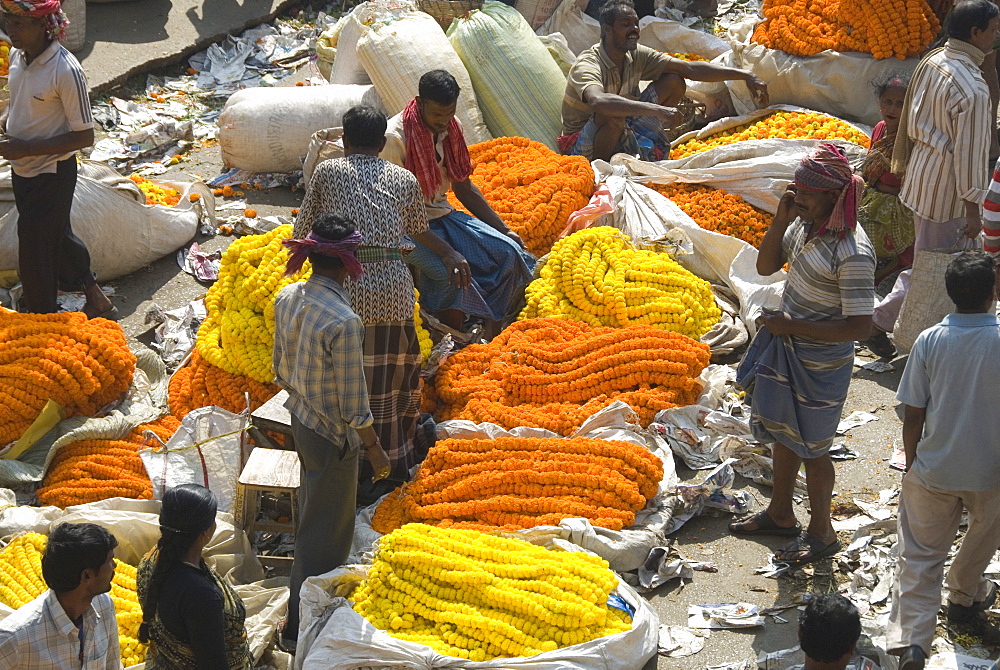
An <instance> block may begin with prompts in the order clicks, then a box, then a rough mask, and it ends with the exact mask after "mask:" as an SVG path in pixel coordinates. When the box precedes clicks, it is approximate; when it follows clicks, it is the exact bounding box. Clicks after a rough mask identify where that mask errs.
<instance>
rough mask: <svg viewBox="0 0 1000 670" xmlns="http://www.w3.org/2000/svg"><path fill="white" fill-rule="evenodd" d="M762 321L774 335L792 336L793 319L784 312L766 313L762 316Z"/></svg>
mask: <svg viewBox="0 0 1000 670" xmlns="http://www.w3.org/2000/svg"><path fill="white" fill-rule="evenodd" d="M760 321H761V322H762V323H763V324H764V326H766V327H767V329H768V330H769V331H770V332H771V334H772V335H791V334H792V323H793V322H792V317H790V316H788V315H787V314H785V313H784V312H772V311H770V310H768V311H765V312H764V313H763V314H761V316H760Z"/></svg>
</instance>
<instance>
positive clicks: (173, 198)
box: [129, 173, 181, 207]
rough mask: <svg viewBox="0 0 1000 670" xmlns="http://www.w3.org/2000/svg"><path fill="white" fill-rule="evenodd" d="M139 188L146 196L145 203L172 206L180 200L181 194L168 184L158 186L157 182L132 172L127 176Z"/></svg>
mask: <svg viewBox="0 0 1000 670" xmlns="http://www.w3.org/2000/svg"><path fill="white" fill-rule="evenodd" d="M129 179H131V180H132V181H133V182H135V184H136V186H138V187H139V190H140V191H142V193H143V195H145V196H146V204H147V205H163V206H164V207H173V206H174V205H176V204H177V203H179V202H180V201H181V194H180V193H179V192H178V191H177V190H176V189H172V188H170V187H169V186H160V185H159V184H154V183H153V182H151V181H149V180H148V179H146V178H145V177H142V176H140V175H137V174H135V173H133V174H132V175H130V176H129Z"/></svg>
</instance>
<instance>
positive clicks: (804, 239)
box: [729, 143, 875, 565]
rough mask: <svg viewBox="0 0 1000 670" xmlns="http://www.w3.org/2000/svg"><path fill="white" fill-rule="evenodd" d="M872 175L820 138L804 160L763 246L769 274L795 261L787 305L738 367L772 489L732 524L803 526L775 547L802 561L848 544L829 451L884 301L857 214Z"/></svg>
mask: <svg viewBox="0 0 1000 670" xmlns="http://www.w3.org/2000/svg"><path fill="white" fill-rule="evenodd" d="M863 184H864V182H862V180H861V178H860V177H858V176H857V175H855V174H853V172H852V170H851V166H850V163H848V161H847V157H846V156H845V155H844V153H843V151H842V150H841V149H840V147H837V146H835V145H833V144H829V143H824V144H821V145H820V146H819V148H818V149H817V150H816V151H815V152H814V153H813V154H812V155H810V156H808V157H806V158H804V159H802V163H801V164H800V165H799V167H798V168H797V169H796V170H795V182H794V183H793V184H790V185H789V186H788V189H787V190H786V191H785V194H784V195H783V196H782V198H781V202H780V203H779V205H778V211H777V213H776V214H775V215H774V220H773V221H772V222H771V226H770V228H768V230H767V234H766V235H765V236H764V240H763V242H761V245H760V253H759V255H758V256H757V272H759V273H760V274H761V275H764V276H767V275H770V274H773V273H775V272H777V271H778V270H780V269H781V267H782V266H783V265H784V264H785V263H786V262H787V263H788V279H787V281H786V282H785V289H784V293H783V294H782V297H781V311H779V312H765V314H764V316H763V317H761V320H762V322H763V323H762V325H761V326H760V330H759V331H758V332H757V336H756V337H755V338H754V341H753V343H752V344H751V345H750V348H749V350H748V351H747V353H746V356H745V357H744V359H743V362H742V363H740V367H739V370H738V372H737V381H738V382H739V384H740V385H741V386H742V387H743V388H745V389H746V390H747V393H748V395H750V397H751V401H750V403H751V404H750V407H751V416H750V428H751V430H752V432H753V436H754V437H755V438H756V439H757V440H758V441H760V442H762V443H764V444H770V445H771V456H772V458H773V459H774V492H773V494H772V496H771V503H770V504H769V505H768V507H767V509H765V510H762V511H760V512H758V513H757V514H754V515H752V516H748V517H746V518H744V519H741V520H740V521H736V522H734V523H732V524H730V526H729V529H730V531H731V532H732V533H735V534H741V535H779V536H789V537H795V536H797V537H796V539H795V540H794V541H793V542H792V543H791V544H789V545H787V546H785V547H783V548H781V549H779V550H778V551H776V552H775V559H776V560H778V561H782V562H785V563H789V564H792V565H802V564H805V563H810V562H812V561H815V560H818V559H820V558H826V557H830V556H833V555H834V554H836V553H837V552H838V551H839V550H840V543H839V542H838V541H837V534H836V533H835V532H834V530H833V525H832V523H831V520H830V500H831V498H832V496H833V484H834V475H835V472H834V468H833V462H832V461H831V460H830V455H829V453H828V452H829V451H830V447H831V446H832V445H833V438H834V436H835V435H836V431H837V424H838V423H839V422H840V414H841V411H842V409H843V407H844V401H845V400H847V389H848V387H849V386H850V383H851V373H852V370H853V366H854V342H855V340H859V339H864V338H865V337H867V336H868V333H869V331H870V330H871V314H872V309H873V308H874V304H875V290H874V286H875V251H874V249H873V248H872V245H871V242H870V241H869V240H868V237H867V236H866V235H865V233H864V230H863V229H862V228H859V227H858V226H857V205H858V201H859V199H860V196H861V189H862V187H863ZM802 464H805V469H806V486H807V488H808V491H809V506H810V510H811V515H810V520H809V527H808V528H807V529H806V530H805V531H802V530H801V526H800V525H799V523H798V521H796V519H795V511H794V509H793V508H792V495H793V493H794V490H795V478H796V475H797V474H798V471H799V466H800V465H802ZM800 531H801V532H800Z"/></svg>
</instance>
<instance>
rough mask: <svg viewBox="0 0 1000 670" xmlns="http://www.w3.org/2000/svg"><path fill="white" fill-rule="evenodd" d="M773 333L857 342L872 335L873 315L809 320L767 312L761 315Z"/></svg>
mask: <svg viewBox="0 0 1000 670" xmlns="http://www.w3.org/2000/svg"><path fill="white" fill-rule="evenodd" d="M761 319H763V321H764V325H765V326H767V329H768V330H769V331H771V333H772V334H773V335H799V336H802V337H811V338H813V339H816V340H823V341H824V342H856V341H858V340H866V339H868V337H869V336H870V335H871V330H872V317H871V315H870V314H868V315H859V316H849V317H847V318H846V319H842V320H838V321H807V320H806V319H795V318H793V317H791V316H789V315H787V314H784V313H777V314H775V313H766V314H764V316H762V317H761Z"/></svg>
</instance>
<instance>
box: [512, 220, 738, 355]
mask: <svg viewBox="0 0 1000 670" xmlns="http://www.w3.org/2000/svg"><path fill="white" fill-rule="evenodd" d="M525 298H526V300H527V304H526V305H525V307H524V309H523V310H522V311H521V315H520V316H519V317H518V318H519V319H533V318H538V317H553V318H560V319H576V320H578V321H583V322H585V323H589V324H591V325H593V326H616V327H620V326H628V325H633V324H646V325H650V326H655V327H657V328H663V329H664V330H670V331H673V332H675V333H681V334H682V335H688V336H689V337H693V338H698V337H701V336H702V335H704V334H705V333H707V332H708V331H709V330H711V329H712V326H714V325H715V324H716V323H718V321H719V317H720V316H721V315H722V312H721V311H720V310H719V307H718V305H717V304H716V302H715V295H714V294H713V293H712V287H711V285H710V284H709V283H708V282H707V281H705V280H704V279H700V278H698V277H696V276H695V275H693V274H691V273H690V272H689V271H688V270H686V269H685V268H684V267H683V266H681V264H680V263H678V262H677V261H675V260H674V259H672V258H671V257H670V256H669V255H668V254H665V253H660V252H657V251H645V250H638V249H635V248H634V247H633V246H632V244H631V242H630V241H629V239H628V236H627V235H625V234H624V233H622V232H621V231H619V230H618V229H616V228H612V227H610V226H601V227H598V228H585V229H584V230H580V231H577V232H575V233H573V234H572V235H570V236H569V237H565V238H563V239H561V240H559V241H558V242H557V243H556V244H555V246H554V247H552V251H551V252H550V253H549V257H548V260H547V261H546V263H545V267H543V268H542V271H541V273H540V275H539V278H538V279H536V280H535V281H533V282H531V284H529V285H528V288H527V290H526V292H525Z"/></svg>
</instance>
